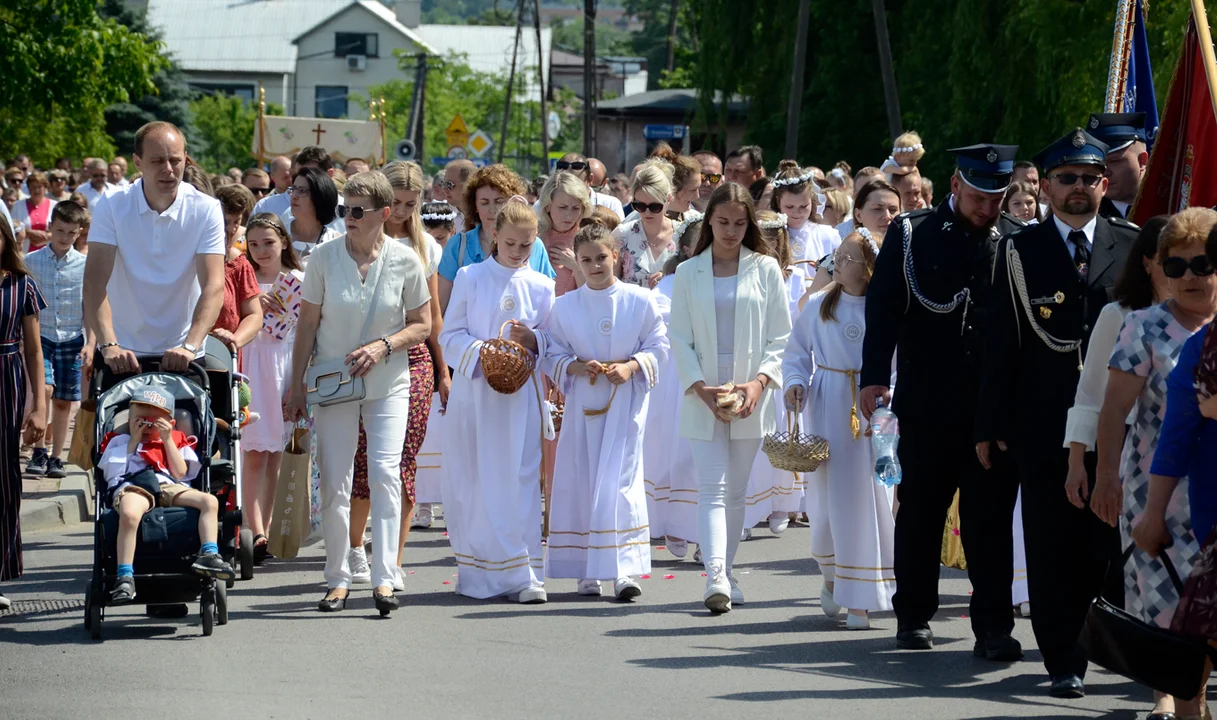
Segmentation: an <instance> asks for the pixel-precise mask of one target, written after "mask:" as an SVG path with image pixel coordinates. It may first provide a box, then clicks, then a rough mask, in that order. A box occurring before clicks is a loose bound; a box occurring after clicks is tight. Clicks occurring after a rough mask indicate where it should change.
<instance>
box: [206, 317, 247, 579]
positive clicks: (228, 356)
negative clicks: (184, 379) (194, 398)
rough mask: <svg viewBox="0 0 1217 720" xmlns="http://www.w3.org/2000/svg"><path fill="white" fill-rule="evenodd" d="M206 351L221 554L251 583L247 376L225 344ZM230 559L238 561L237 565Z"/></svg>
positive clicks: (209, 344)
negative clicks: (246, 521) (245, 509)
mask: <svg viewBox="0 0 1217 720" xmlns="http://www.w3.org/2000/svg"><path fill="white" fill-rule="evenodd" d="M203 351H204V352H205V353H206V360H205V364H204V366H205V367H206V369H207V375H208V379H209V381H210V383H211V385H210V387H211V390H212V393H211V411H212V414H214V415H215V418H216V439H217V444H218V445H219V451H220V454H219V457H217V458H214V459H213V460H212V461H211V470H212V472H211V492H212V493H213V494H214V495H215V496H216V497H217V498H219V500H220V509H221V513H220V515H221V517H222V518H223V519H224V521H223V523H222V527H221V530H220V541H219V542H220V554H221V555H222V556H224V559H225V560H228V561H229V562H230V563H231V564H232V565H233V567H234V568H236V569H237V572H239V573H240V574H241V579H242V580H251V579H253V576H254V532H253V530H250V529H249V528H245V527H241V524H242V521H243V517H242V514H241V465H242V463H241V428H240V422H239V417H238V416H239V414H240V385H241V380H242V379H243V376H242V375H241V374H240V373H238V372H237V353H236V352H235V351H233V350H232V349H231V348H229V347H228V346H227V345H225V344H224V343H223V342H222V341H220V340H218V339H216V338H214V337H211V336H208V337H207V341H206V342H205V343H204V345H203ZM230 558H235V559H236V562H233V561H232V560H231V559H230ZM228 587H232V584H231V583H229V585H228Z"/></svg>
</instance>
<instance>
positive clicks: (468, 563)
mask: <svg viewBox="0 0 1217 720" xmlns="http://www.w3.org/2000/svg"><path fill="white" fill-rule="evenodd" d="M495 237H496V240H495V246H494V249H493V255H492V257H490V258H488V259H486V260H485V261H484V262H481V263H477V264H475V265H469V266H466V267H464V268H461V269H460V271H458V272H457V275H456V280H455V282H454V284H453V287H452V297H451V299H450V300H449V302H448V312H447V313H446V314H445V316H444V331H443V333H441V334H440V338H439V339H440V345H441V346H442V347H443V349H444V357H445V358H446V359H447V361H448V362H449V363H450V364H452V366H453V367H454V368H455V369H456V371H457V372H458V373H460V374H461V376H462V377H461V378H460V379H459V380H458V381H456V382H455V383H453V386H452V394H451V395H450V396H449V398H448V411H447V413H446V415H445V418H444V442H443V447H444V450H443V453H444V461H445V462H444V464H445V466H446V467H445V472H444V475H443V479H444V491H443V493H444V518H445V521H446V523H447V527H448V539H449V541H450V542H451V543H452V553H453V555H455V556H456V564H457V571H458V578H457V587H456V591H457V592H458V593H460V594H461V595H465V596H467V597H472V598H479V599H485V598H492V597H497V596H501V595H515V594H518V595H519V601H520V602H521V603H543V602H545V601H546V599H547V597H546V593H545V587H544V576H543V570H544V557H543V555H542V546H541V484H540V475H541V434H542V420H541V413H542V411H543V408H542V405H541V401H540V387H541V386H540V383H541V379H540V377H538V376H537V374H534V375H533V377H532V379H531V380H529V381H528V382H527V383H526V384H525V385H524V387H523V388H521V389H520V390H518V391H516V392H515V393H513V394H511V395H504V394H501V393H499V392H496V391H495V390H493V389H491V388H490V386H489V385H488V384H487V383H486V378H485V376H484V375H483V371H482V364H481V360H480V352H481V349H482V346H483V345H484V344H485V342H486V341H487V340H492V339H494V338H497V337H499V334H500V330H501V329H502V328H503V325H504V323H510V324H509V325H508V327H510V334H509V335H508V334H504V337H510V338H511V339H512V340H515V341H516V342H519V343H521V344H523V345H524V346H525V347H527V348H528V349H529V350H531V351H532V352H534V353H536V354H537V355H541V356H543V355H544V354H545V335H544V333H536V334H534V333H533V332H532V329H535V328H540V327H542V326H543V325H544V324H545V323H546V321H547V320H548V318H549V314H550V310H551V309H552V308H553V304H554V281H553V280H550V279H549V278H547V277H545V276H544V275H542V274H541V273H538V272H537V271H535V270H533V269H531V268H530V267H529V266H528V259H529V255H530V254H531V252H532V244H533V242H535V241H536V237H537V218H536V215H535V214H533V212H532V208H530V207H528V205H527V204H526V203H523V202H520V201H516V200H514V199H513V200H512V201H509V202H508V203H507V204H506V205H504V206H503V209H502V210H500V211H499V215H498V218H497V220H496V229H495Z"/></svg>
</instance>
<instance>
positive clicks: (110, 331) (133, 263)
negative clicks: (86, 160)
mask: <svg viewBox="0 0 1217 720" xmlns="http://www.w3.org/2000/svg"><path fill="white" fill-rule="evenodd" d="M135 165H136V167H137V168H139V170H140V172H141V173H142V174H143V177H142V178H141V179H139V180H137V181H136V182H134V183H132V184H131V185H130V186H128V187H126V188H122V189H120V190H116V191H114V192H112V193H110V194H108V195H106V196H105V197H104V198H102V199H101V200H100V202H98V204H97V207H96V208H95V209H94V211H93V225H92V227H91V228H90V229H89V253H88V263H87V265H86V266H85V282H84V306H85V307H84V310H85V323H86V324H87V325H88V327H91V328H93V330H94V332H95V333H96V336H97V342H98V350H99V351H100V353H101V357H102V359H103V360H104V361H105V363H106V367H108V368H109V369H110V371H111V372H114V373H129V372H135V371H137V370H138V369H139V362H138V360H137V359H136V358H137V356H142V357H147V356H153V357H155V356H160V357H161V367H162V369H164V370H167V371H170V372H181V371H183V370H185V369H186V367H187V366H188V365H189V364H190V361H191V360H193V359H195V358H196V357H199V356H200V355H201V354H202V348H203V343H204V341H205V340H206V338H207V334H208V333H209V332H210V331H211V328H212V326H214V325H215V321H216V318H217V317H218V316H219V314H220V307H221V306H222V305H223V304H224V214H223V211H221V209H220V203H219V201H218V200H216V199H215V198H212V197H209V196H207V195H204V194H203V193H201V192H199V191H198V190H196V189H195V188H194V187H193V186H192V185H190V184H189V183H183V182H182V171H183V170H184V169H185V167H186V140H185V136H184V135H182V131H181V130H179V129H178V128H176V127H175V126H173V125H172V124H170V123H166V122H153V123H148V124H147V125H144V126H143V127H142V128H140V129H139V131H138V132H136V134H135Z"/></svg>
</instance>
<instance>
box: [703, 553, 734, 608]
mask: <svg viewBox="0 0 1217 720" xmlns="http://www.w3.org/2000/svg"><path fill="white" fill-rule="evenodd" d="M703 600H704V601H705V604H706V608H707V609H708V610H709V611H710V612H712V613H714V614H716V615H718V614H720V613H725V612H730V611H731V581H730V580H728V579H727V570H726V569H725V568H724V567H723V566H722V565H721V564H720V563H718V562H714V563H711V564H710V565H709V566H708V567H707V568H706V594H705V596H704V597H703Z"/></svg>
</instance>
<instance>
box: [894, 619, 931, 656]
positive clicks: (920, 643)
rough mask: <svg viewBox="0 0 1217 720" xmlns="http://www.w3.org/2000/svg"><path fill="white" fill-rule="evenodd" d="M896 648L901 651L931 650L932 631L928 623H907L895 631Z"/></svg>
mask: <svg viewBox="0 0 1217 720" xmlns="http://www.w3.org/2000/svg"><path fill="white" fill-rule="evenodd" d="M896 647H898V648H900V649H901V650H933V649H934V631H933V630H930V624H929V623H909V624H908V625H900V626H898V627H897V629H896Z"/></svg>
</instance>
